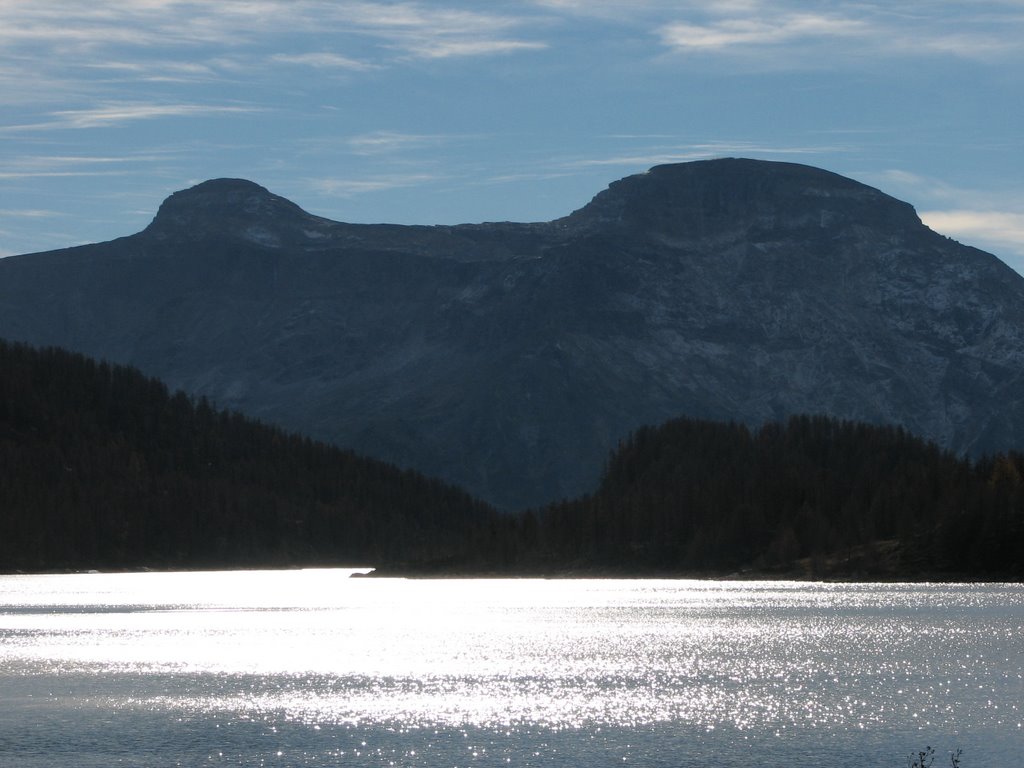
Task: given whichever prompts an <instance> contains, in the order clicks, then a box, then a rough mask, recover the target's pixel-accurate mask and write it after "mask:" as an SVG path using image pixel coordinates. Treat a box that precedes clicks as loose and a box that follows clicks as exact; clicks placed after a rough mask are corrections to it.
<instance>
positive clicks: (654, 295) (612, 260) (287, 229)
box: [0, 159, 1024, 508]
mask: <svg viewBox="0 0 1024 768" xmlns="http://www.w3.org/2000/svg"><path fill="white" fill-rule="evenodd" d="M0 336H5V337H8V338H11V339H17V340H22V341H28V342H31V343H35V344H53V345H61V346H65V347H69V348H72V349H75V350H77V351H82V352H85V353H87V354H90V355H95V356H98V357H104V358H107V359H110V360H113V361H116V362H122V363H130V364H133V365H136V366H138V367H140V368H142V369H143V370H144V371H146V372H147V373H149V374H152V375H157V376H160V377H161V378H163V379H165V380H166V381H167V382H168V383H169V384H170V385H172V386H175V387H182V388H184V389H186V390H187V391H190V392H194V393H197V394H203V395H207V396H208V397H210V398H211V399H213V400H214V401H216V402H217V403H218V404H220V405H222V406H226V407H231V408H237V409H239V410H242V411H244V412H246V413H248V414H251V415H254V416H257V417H259V418H262V419H264V420H266V421H270V422H274V423H278V424H282V425H285V426H287V427H290V428H294V429H298V430H301V431H303V432H306V433H309V434H311V435H314V436H316V437H319V438H323V439H326V440H329V441H331V442H335V443H338V444H340V445H344V446H347V447H352V448H354V449H356V450H358V451H361V452H364V453H368V454H370V455H373V456H376V457H381V458H385V459H388V460H390V461H395V462H397V463H399V464H403V465H408V466H412V467H415V468H417V469H420V470H423V471H425V472H428V473H432V474H436V475H438V476H441V477H443V478H445V479H447V480H450V481H454V482H457V483H459V484H461V485H463V486H464V487H466V488H467V489H469V490H471V491H472V492H474V493H477V494H479V495H481V496H482V497H484V498H485V499H487V500H490V501H492V502H495V503H497V504H499V505H502V506H505V507H509V508H515V507H521V506H524V505H528V504H536V503H540V502H544V501H549V500H553V499H557V498H561V497H564V496H572V495H576V494H578V493H580V492H583V491H586V490H589V489H590V488H591V487H592V486H593V485H594V483H595V482H596V479H597V477H598V475H599V473H600V471H601V467H602V464H603V462H604V460H605V458H606V456H607V455H608V452H609V450H610V449H611V448H613V447H614V445H615V444H616V442H617V440H619V439H620V438H621V437H623V436H624V435H625V434H627V433H628V432H629V431H630V430H631V429H633V428H635V427H636V426H638V425H640V424H645V423H659V422H662V421H664V420H666V419H668V418H672V417H676V416H680V415H688V416H698V417H711V418H717V419H735V420H741V421H744V422H749V423H751V424H759V423H761V422H762V421H764V420H766V419H770V418H778V417H781V416H784V415H786V414H789V413H794V412H806V413H824V414H829V415H833V416H838V417H844V418H851V419H860V420H866V421H871V422H884V423H897V424H902V425H904V426H906V427H907V428H908V429H909V430H911V431H913V432H915V433H917V434H920V435H922V436H925V437H928V438H932V439H934V440H936V441H938V442H940V443H941V444H942V445H944V446H947V447H949V448H950V449H953V450H955V451H962V452H970V453H974V454H978V453H982V452H985V451H991V450H997V449H1006V448H1011V447H1019V446H1021V444H1022V443H1024V279H1022V278H1021V277H1020V276H1019V275H1017V274H1016V273H1015V272H1013V271H1012V270H1010V269H1009V268H1008V267H1007V266H1005V265H1004V264H1002V263H1001V262H1000V261H998V260H997V259H996V258H995V257H994V256H992V255H990V254H987V253H984V252H981V251H978V250H976V249H973V248H969V247H966V246H963V245H960V244H958V243H956V242H954V241H951V240H949V239H947V238H945V237H942V236H941V235H938V234H936V233H934V232H932V231H931V230H929V229H928V228H927V227H925V226H924V225H923V224H922V223H921V222H920V220H919V219H918V218H917V216H916V214H915V213H914V211H913V209H912V208H911V206H909V205H907V204H906V203H903V202H900V201H898V200H895V199H893V198H891V197H889V196H887V195H885V194H883V193H881V192H880V191H878V190H876V189H873V188H871V187H867V186H865V185H863V184H859V183H857V182H855V181H852V180H850V179H846V178H843V177H841V176H837V175H835V174H832V173H828V172H826V171H822V170H819V169H815V168H810V167H807V166H801V165H793V164H787V163H770V162H763V161H753V160H738V159H729V160H715V161H706V162H698V163H687V164H681V165H670V166H659V167H656V168H653V169H651V170H650V171H649V172H647V173H644V174H639V175H636V176H631V177H628V178H626V179H622V180H620V181H618V182H615V183H613V184H612V185H611V186H610V187H609V188H608V189H607V190H605V191H604V192H601V193H600V194H598V195H597V196H596V197H595V198H594V200H593V201H592V202H591V203H590V204H589V205H587V206H585V207H584V208H582V209H580V210H579V211H576V212H574V213H572V214H570V215H569V216H566V217H565V218H562V219H558V220H556V221H553V222H547V223H539V224H516V223H499V224H475V225H461V226H455V227H404V226H395V225H354V224H343V223H338V222H332V221H328V220H326V219H323V218H319V217H316V216H312V215H310V214H308V213H306V212H304V211H302V210H301V209H300V208H298V207H297V206H295V205H294V204H293V203H290V202H289V201H287V200H284V199H283V198H280V197H277V196H275V195H273V194H271V193H270V192H268V191H267V190H265V189H263V188H262V187H259V186H257V185H255V184H252V183H251V182H246V181H241V180H216V181H211V182H206V183H204V184H200V185H199V186H197V187H194V188H192V189H190V190H185V191H183V192H178V193H176V194H174V195H172V196H171V197H170V198H169V199H168V200H167V201H166V202H165V203H164V204H163V206H161V208H160V211H159V213H158V214H157V216H156V218H155V219H154V221H153V223H152V224H151V225H150V226H149V227H148V228H147V229H146V230H145V231H143V232H141V233H139V234H137V235H133V236H130V237H126V238H122V239H120V240H116V241H113V242H110V243H103V244H98V245H92V246H85V247H81V248H75V249H68V250H63V251H53V252H49V253H43V254H32V255H27V256H20V257H11V258H8V259H4V260H0Z"/></svg>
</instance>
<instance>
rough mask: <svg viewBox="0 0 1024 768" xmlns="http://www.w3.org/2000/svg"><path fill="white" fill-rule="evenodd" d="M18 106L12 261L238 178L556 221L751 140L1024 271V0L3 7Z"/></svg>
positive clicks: (456, 212) (169, 0) (17, 3)
mask: <svg viewBox="0 0 1024 768" xmlns="http://www.w3.org/2000/svg"><path fill="white" fill-rule="evenodd" d="M0 104H2V111H0V255H9V254H13V253H24V252H29V251H36V250H46V249H51V248H57V247H63V246H67V245H74V244H79V243H84V242H95V241H99V240H106V239H110V238H113V237H118V236H121V235H125V234H131V233H133V232H136V231H138V230H140V229H142V228H143V227H144V226H145V225H146V224H147V223H148V222H149V221H150V220H151V219H152V217H153V215H154V213H155V211H156V209H157V207H158V206H159V204H160V202H161V201H162V200H163V199H164V198H165V197H166V196H167V195H168V194H170V193H171V192H173V191H175V190H178V189H182V188H185V187H188V186H190V185H192V184H195V183H198V182H200V181H203V180H205V179H208V178H215V177H220V176H234V177H243V178H249V179H252V180H254V181H256V182H258V183H260V184H262V185H264V186H266V187H268V188H269V189H271V190H272V191H274V192H276V193H278V194H281V195H284V196H285V197H288V198H289V199H291V200H294V201H295V202H297V203H298V204H299V205H301V206H302V207H304V208H306V209H307V210H309V211H311V212H313V213H316V214H319V215H322V216H327V217H329V218H333V219H338V220H342V221H351V222H379V221H386V222H396V223H417V224H432V223H439V224H454V223H460V222H477V221H493V220H501V219H509V220H515V221H539V220H548V219H551V218H555V217H558V216H562V215H565V214H567V213H569V212H570V211H572V210H573V209H575V208H578V207H580V206H581V205H583V204H585V203H586V202H587V201H588V200H589V199H590V198H591V197H592V196H593V195H594V194H595V193H597V192H598V191H600V190H601V189H603V188H604V187H605V186H607V184H608V183H609V182H611V181H613V180H615V179H617V178H620V177H622V176H625V175H628V174H631V173H637V172H640V171H643V170H645V169H646V168H648V167H650V166H652V165H655V164H658V163H665V162H677V161H685V160H691V159H701V158H708V157H720V156H743V157H757V158H765V159H778V160H789V161H795V162H802V163H807V164H810V165H817V166H820V167H824V168H828V169H830V170H833V171H836V172H839V173H842V174H844V175H848V176H852V177H853V178H856V179H858V180H860V181H863V182H866V183H868V184H871V185H873V186H876V187H879V188H880V189H882V190H884V191H886V192H888V193H890V194H893V195H895V196H896V197H899V198H901V199H904V200H907V201H908V202H910V203H912V204H913V205H914V206H915V207H916V208H917V209H918V212H919V213H920V214H921V215H922V218H923V219H924V220H925V221H926V223H928V224H929V225H930V226H932V228H933V229H936V230H938V231H940V232H942V233H943V234H947V235H950V236H952V237H955V238H956V239H958V240H961V241H962V242H966V243H969V244H972V245H977V246H979V247H983V248H985V249H986V250H990V251H992V252H994V253H996V254H997V255H999V256H1000V257H1001V258H1003V259H1004V260H1005V261H1007V262H1008V263H1010V264H1011V265H1012V266H1014V267H1015V268H1016V269H1018V270H1019V271H1024V0H1002V1H999V0H977V1H973V2H972V1H971V0H960V1H959V2H946V1H945V0H927V1H922V0H902V1H901V2H898V3H897V2H856V1H853V2H839V1H830V0H820V1H813V0H781V1H780V2H768V1H767V0H704V1H702V2H687V1H686V0H682V1H679V2H665V1H662V0H632V1H631V2H625V1H618V0H534V1H532V2H530V1H523V2H503V1H502V0H495V1H494V2H475V3H473V2H458V1H457V0H451V2H447V1H445V0H438V1H436V2H435V1H433V0H432V1H431V2H371V1H370V0H363V1H360V2H347V1H346V0H336V1H332V2H327V1H325V0H253V1H251V2H249V1H245V0H238V1H232V0H218V2H213V1H212V0H211V1H210V2H180V1H178V0H117V1H116V2H115V1H114V0H74V1H71V0H0Z"/></svg>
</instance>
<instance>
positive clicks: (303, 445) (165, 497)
mask: <svg viewBox="0 0 1024 768" xmlns="http://www.w3.org/2000/svg"><path fill="white" fill-rule="evenodd" d="M492 514H493V512H492V511H491V510H490V508H489V507H487V506H486V505H484V504H482V503H479V502H477V501H474V500H473V499H472V498H470V497H469V496H468V495H467V494H465V493H464V492H462V491H460V490H457V489H455V488H453V487H451V486H447V485H445V484H442V483H440V482H438V481H435V480H431V479H428V478H426V477H424V476H422V475H419V474H417V473H414V472H409V471H402V470H399V469H397V468H395V467H392V466H389V465H387V464H383V463H381V462H378V461H373V460H369V459H364V458H360V457H358V456H356V455H354V454H352V453H351V452H348V451H342V450H339V449H337V448H332V447H328V446H326V445H323V444H319V443H315V442H313V441H310V440H308V439H305V438H302V437H298V436H296V435H293V434H288V433H286V432H283V431H281V430H279V429H274V428H271V427H267V426H264V425H261V424H258V423H256V422H253V421H251V420H248V419H245V418H243V417H242V416H240V415H238V414H237V413H230V412H224V411H218V410H216V409H214V408H213V407H211V405H210V404H209V403H208V402H206V401H205V400H199V401H193V400H192V399H190V398H189V397H187V396H186V395H184V394H182V393H180V392H179V393H176V394H171V393H169V392H168V390H167V388H166V387H165V386H164V385H163V384H162V383H161V382H159V381H157V380H155V379H151V378H147V377H145V376H143V375H142V374H141V373H139V372H138V371H136V370H134V369H131V368H126V367H120V366H112V365H108V364H106V363H102V362H96V361H94V360H91V359H88V358H85V357H82V356H80V355H76V354H71V353H68V352H65V351H62V350H58V349H44V350H35V349H32V348H29V347H26V346H22V345H12V344H8V343H4V342H0V571H13V570H26V571H38V570H56V569H76V568H78V569H85V568H97V569H101V568H139V567H157V568H172V567H174V568H177V567H188V568H194V567H233V566H242V565H312V564H360V565H364V564H375V563H380V562H388V561H390V560H393V559H396V558H400V559H410V558H411V559H423V558H430V559H436V558H437V557H439V556H445V555H446V554H448V553H449V551H448V548H449V547H450V546H455V545H459V546H463V545H465V544H466V542H468V540H469V539H468V538H466V537H469V536H471V532H472V531H473V530H475V528H476V526H478V525H481V524H482V523H484V522H485V521H486V520H487V519H488V518H489V517H490V516H491V515H492Z"/></svg>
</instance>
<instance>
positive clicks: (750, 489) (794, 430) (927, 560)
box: [0, 341, 1024, 580]
mask: <svg viewBox="0 0 1024 768" xmlns="http://www.w3.org/2000/svg"><path fill="white" fill-rule="evenodd" d="M327 564H350V565H355V564H359V565H373V566H379V567H381V568H382V570H384V571H386V572H419V573H425V572H429V573H436V574H449V573H460V572H461V573H494V574H572V573H578V574H581V575H584V574H595V573H605V574H624V575H625V574H629V575H645V574H665V575H684V574H685V575H711V574H716V575H717V574H728V573H735V572H745V571H746V572H751V573H756V574H765V575H773V574H774V575H779V576H811V577H813V576H822V577H829V576H849V577H854V578H856V577H860V578H869V579H870V578H991V579H1014V580H1019V579H1021V578H1024V456H1022V455H1020V454H1016V453H1012V454H1008V455H1001V456H996V457H992V458H988V459H984V460H981V461H977V462H973V461H969V460H966V459H962V458H958V457H957V456H954V455H952V454H950V453H948V452H946V451H943V450H941V449H939V448H937V447H936V446H935V445H933V444H931V443H927V442H924V441H922V440H920V439H918V438H916V437H913V436H912V435H909V434H908V433H906V432H905V431H903V430H902V429H899V428H893V427H885V426H869V425H866V424H859V423H852V422H846V421H838V420H835V419H829V418H824V417H807V416H800V417H793V418H791V419H789V420H788V421H786V422H785V423H772V424H767V425H765V426H763V427H762V428H760V429H754V430H752V429H749V428H747V427H745V426H742V425H739V424H723V423H718V422H708V421H700V420H693V419H679V420H676V421H672V422H670V423H668V424H665V425H663V426H660V427H656V428H642V429H639V430H637V431H636V432H635V433H634V434H633V435H632V436H630V437H629V438H628V439H627V440H625V441H624V442H623V443H622V444H621V445H620V446H619V447H618V449H617V450H616V451H615V452H614V453H613V454H612V456H611V457H610V458H609V460H608V463H607V466H606V468H605V471H604V474H603V478H602V480H601V483H600V485H599V487H598V488H597V490H596V491H595V492H594V493H593V494H591V495H588V496H585V497H583V498H580V499H576V500H572V501H563V502H561V503H557V504H552V505H549V506H547V507H545V508H543V509H538V510H528V511H525V512H521V513H515V514H500V513H497V512H495V511H494V510H493V509H492V508H490V507H489V506H487V505H486V504H483V503H482V502H479V501H476V500H474V499H472V498H471V497H470V496H468V495H467V494H466V493H464V492H463V491H461V490H459V489H456V488H453V487H451V486H447V485H445V484H443V483H441V482H439V481H435V480H431V479H429V478H426V477H424V476H422V475H420V474H417V473H415V472H411V471H403V470H400V469H398V468H396V467H393V466H390V465H387V464H384V463H381V462H378V461H374V460H371V459H366V458H361V457H359V456H356V455H355V454H353V453H352V452H349V451H344V450H341V449H338V448H335V447H330V446H327V445H324V444H321V443H317V442H313V441H311V440H309V439H306V438H303V437H299V436H297V435H294V434H289V433H287V432H284V431H282V430H280V429H276V428H273V427H268V426H265V425H261V424H259V423H256V422H253V421H251V420H248V419H246V418H243V417H242V416H240V415H239V414H237V413H231V412H225V411H219V410H217V409H215V408H213V407H212V406H211V405H210V403H208V402H207V401H206V400H204V399H202V398H200V399H198V400H197V399H194V398H190V397H188V396H186V395H184V394H182V393H180V392H178V393H174V394H172V393H170V392H169V391H168V390H167V387H166V386H165V385H164V384H162V383H161V382H159V381H157V380H154V379H151V378H147V377H145V376H143V375H142V374H141V373H139V372H138V371H136V370H134V369H131V368H126V367H121V366H115V365H108V364H106V363H102V362H96V361H94V360H90V359H88V358H85V357H82V356H80V355H76V354H71V353H68V352H65V351H62V350H57V349H45V350H35V349H32V348H29V347H26V346H22V345H17V344H8V343H5V342H2V341H0V571H8V572H9V571H16V570H24V571H42V570H62V569H89V568H97V569H104V568H140V567H153V568H199V567H219V568H223V567H236V566H295V565H327Z"/></svg>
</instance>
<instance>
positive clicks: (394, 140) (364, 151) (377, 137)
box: [348, 131, 466, 155]
mask: <svg viewBox="0 0 1024 768" xmlns="http://www.w3.org/2000/svg"><path fill="white" fill-rule="evenodd" d="M455 138H459V139H464V138H466V137H464V136H459V137H455V136H450V135H445V134H421V133H402V132H399V131H372V132H370V133H364V134H360V135H359V136H353V137H351V138H350V139H348V146H349V149H350V150H351V151H352V153H353V154H356V155H391V154H395V153H397V152H405V151H408V150H414V149H422V148H423V147H429V146H436V145H438V144H443V143H446V142H448V141H451V140H453V139H455Z"/></svg>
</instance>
